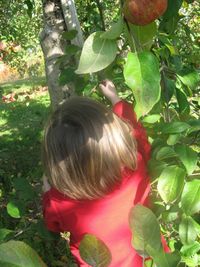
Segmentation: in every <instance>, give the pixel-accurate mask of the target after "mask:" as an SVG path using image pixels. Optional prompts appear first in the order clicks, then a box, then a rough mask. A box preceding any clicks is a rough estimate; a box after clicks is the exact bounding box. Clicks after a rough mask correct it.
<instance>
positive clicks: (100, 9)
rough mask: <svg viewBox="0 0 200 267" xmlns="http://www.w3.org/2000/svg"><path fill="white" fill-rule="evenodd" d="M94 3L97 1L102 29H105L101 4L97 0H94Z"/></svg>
mask: <svg viewBox="0 0 200 267" xmlns="http://www.w3.org/2000/svg"><path fill="white" fill-rule="evenodd" d="M96 3H97V7H98V10H99V14H100V18H101V23H102V30H103V31H105V30H106V25H105V21H104V17H103V8H102V4H101V3H100V1H99V0H96Z"/></svg>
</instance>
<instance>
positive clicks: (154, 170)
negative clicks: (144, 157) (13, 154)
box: [148, 158, 167, 179]
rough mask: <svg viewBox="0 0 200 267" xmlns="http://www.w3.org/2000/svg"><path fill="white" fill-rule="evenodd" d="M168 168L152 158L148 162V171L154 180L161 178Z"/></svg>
mask: <svg viewBox="0 0 200 267" xmlns="http://www.w3.org/2000/svg"><path fill="white" fill-rule="evenodd" d="M166 167H167V164H166V163H164V162H162V161H158V160H155V159H153V158H152V159H151V160H150V161H149V162H148V171H149V174H150V177H151V178H153V179H155V178H157V177H158V176H160V174H161V172H162V171H163V169H165V168H166Z"/></svg>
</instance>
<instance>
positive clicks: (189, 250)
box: [181, 241, 200, 257]
mask: <svg viewBox="0 0 200 267" xmlns="http://www.w3.org/2000/svg"><path fill="white" fill-rule="evenodd" d="M199 250H200V243H199V242H197V241H195V242H193V243H192V244H190V245H184V246H183V247H182V248H181V254H182V255H184V256H185V257H191V256H193V255H194V254H196V253H197V252H198V251H199Z"/></svg>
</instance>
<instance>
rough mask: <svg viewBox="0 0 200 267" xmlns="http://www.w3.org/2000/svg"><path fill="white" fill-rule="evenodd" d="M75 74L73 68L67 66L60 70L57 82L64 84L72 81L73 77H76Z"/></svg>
mask: <svg viewBox="0 0 200 267" xmlns="http://www.w3.org/2000/svg"><path fill="white" fill-rule="evenodd" d="M77 76H78V75H76V74H75V73H74V69H73V68H70V67H69V68H67V69H64V70H62V71H61V73H60V76H59V84H60V85H65V84H67V83H70V82H73V81H74V80H75V79H77Z"/></svg>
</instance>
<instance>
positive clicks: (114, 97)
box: [99, 80, 121, 106]
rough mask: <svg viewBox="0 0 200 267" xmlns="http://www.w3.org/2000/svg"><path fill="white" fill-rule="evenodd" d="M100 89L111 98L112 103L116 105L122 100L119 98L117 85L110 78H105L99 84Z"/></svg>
mask: <svg viewBox="0 0 200 267" xmlns="http://www.w3.org/2000/svg"><path fill="white" fill-rule="evenodd" d="M99 87H100V90H101V92H102V93H103V95H104V96H105V97H106V98H108V100H110V102H111V103H112V105H113V106H114V105H115V104H116V103H117V102H119V101H121V99H120V98H119V96H118V94H117V91H116V88H115V85H114V84H113V82H112V81H110V80H104V81H102V82H101V83H100V84H99Z"/></svg>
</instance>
